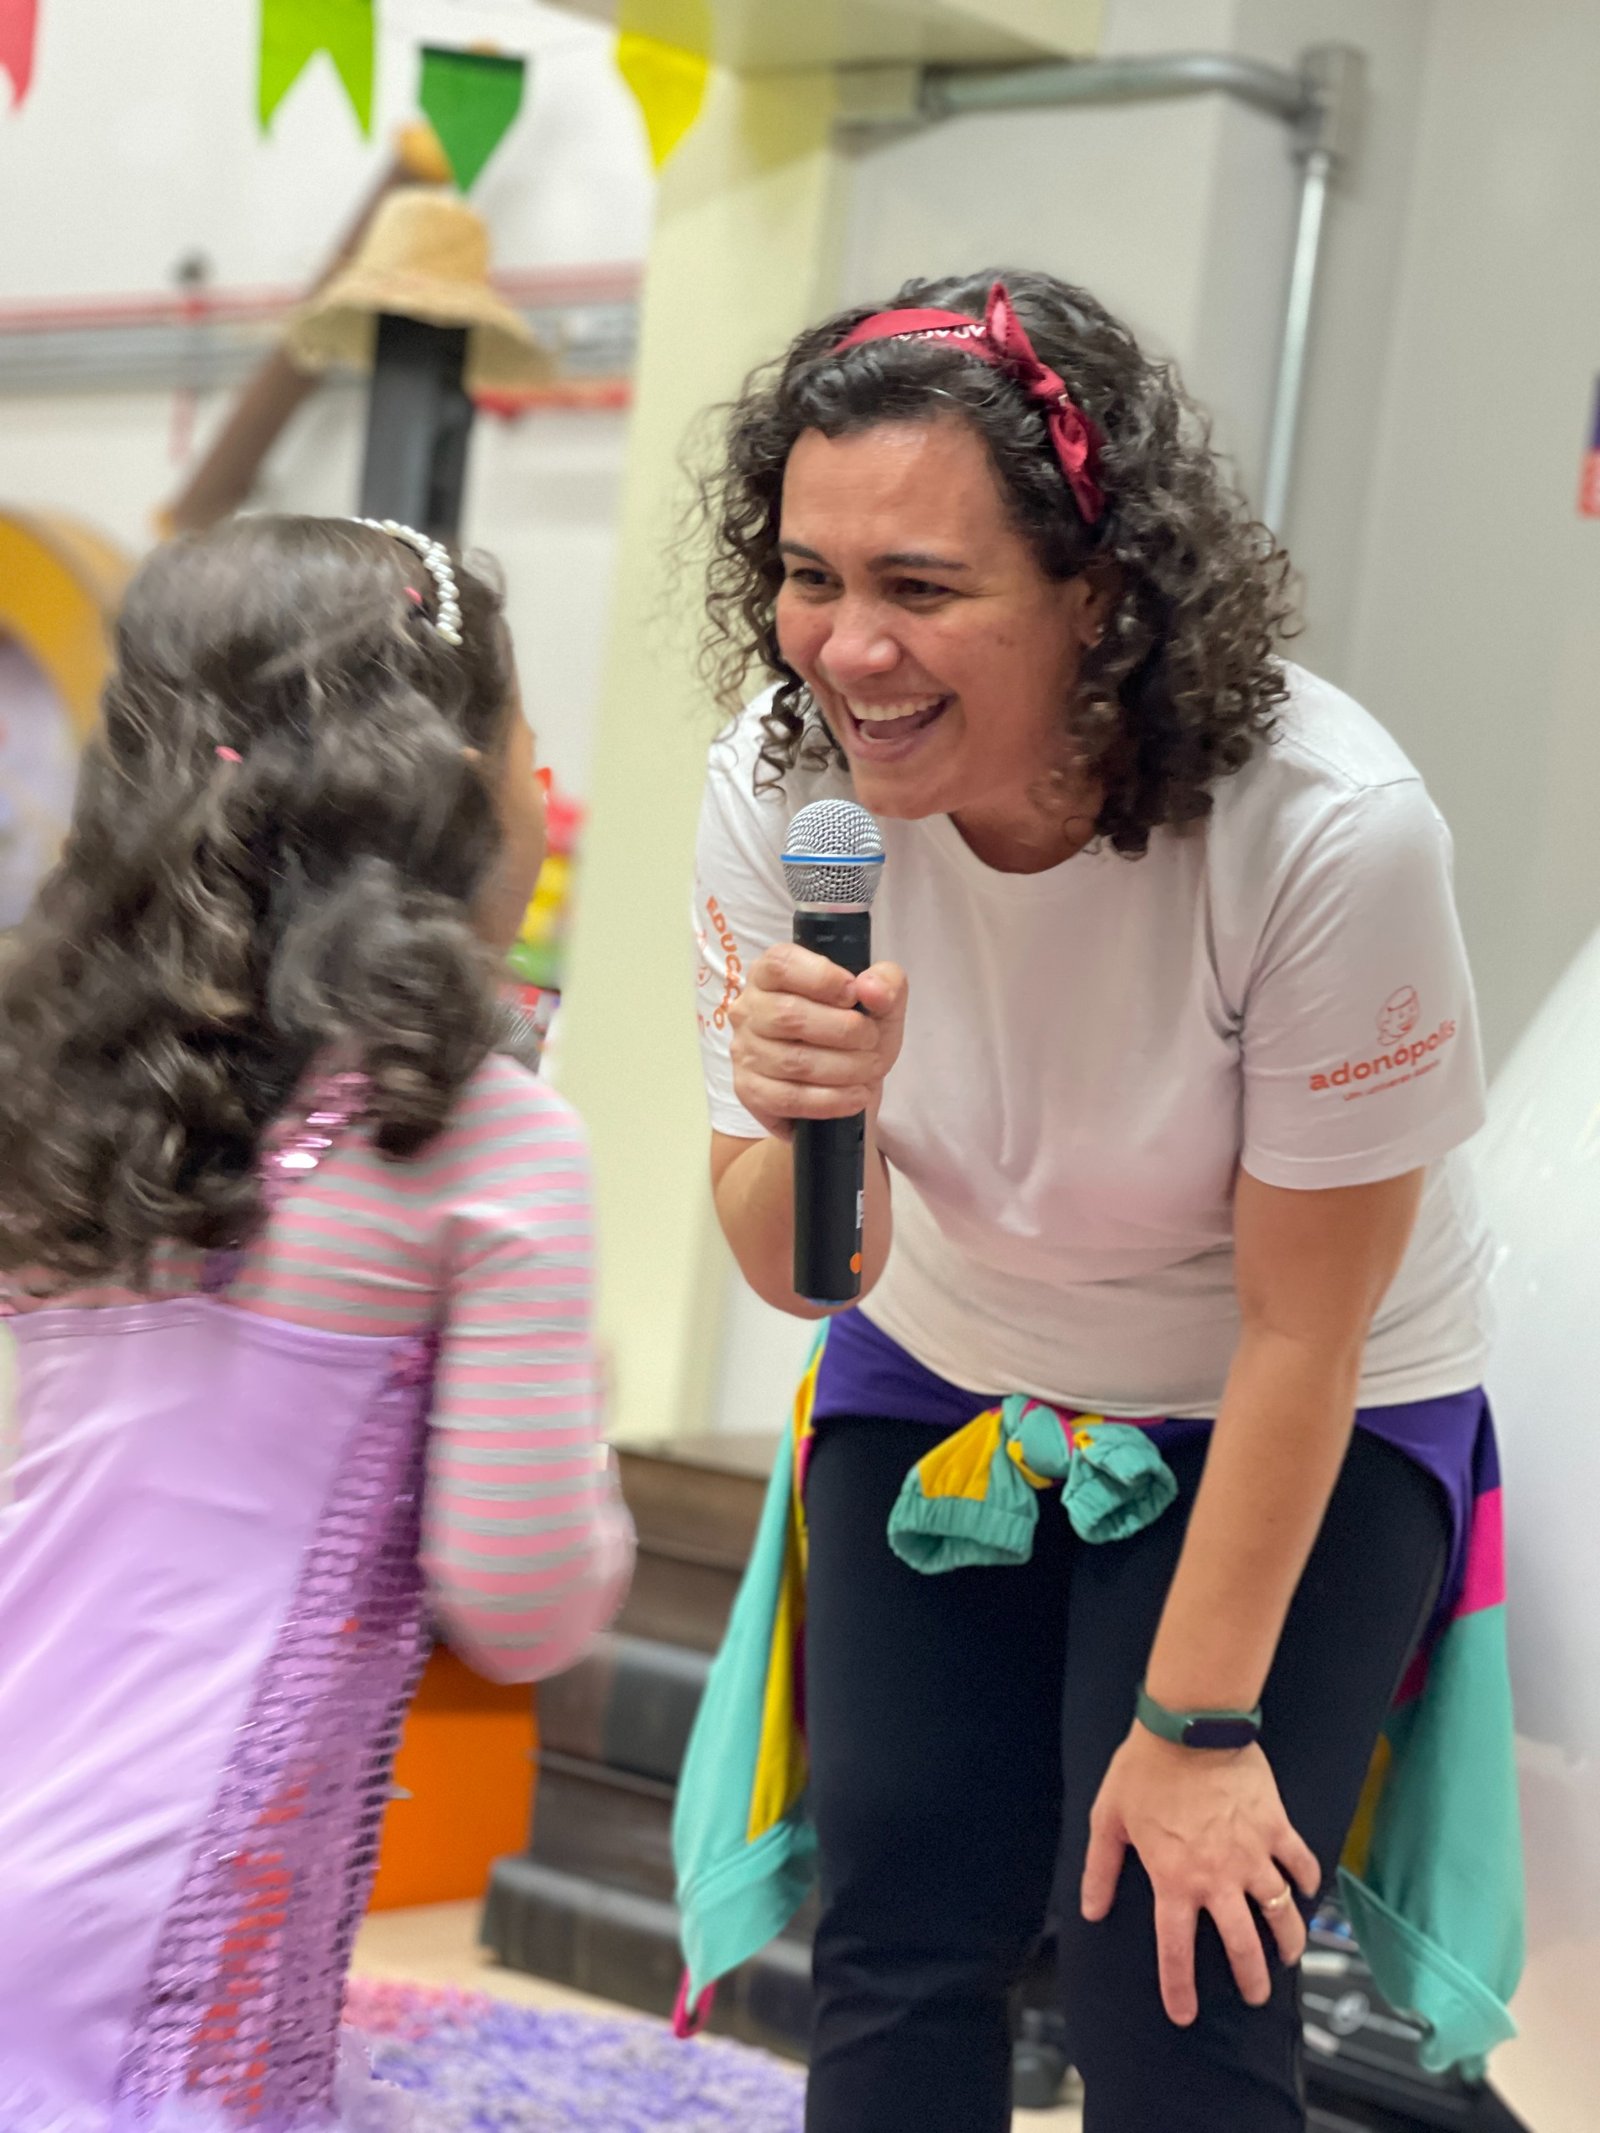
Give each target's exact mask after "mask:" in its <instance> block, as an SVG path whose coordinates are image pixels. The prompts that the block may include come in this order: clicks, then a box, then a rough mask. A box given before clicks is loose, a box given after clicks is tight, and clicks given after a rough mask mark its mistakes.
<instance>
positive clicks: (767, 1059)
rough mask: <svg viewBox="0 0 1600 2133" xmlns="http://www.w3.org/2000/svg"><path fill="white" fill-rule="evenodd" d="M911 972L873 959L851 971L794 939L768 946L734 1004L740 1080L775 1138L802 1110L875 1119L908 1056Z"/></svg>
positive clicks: (742, 1096) (742, 1094) (742, 1097)
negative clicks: (887, 1082)
mask: <svg viewBox="0 0 1600 2133" xmlns="http://www.w3.org/2000/svg"><path fill="white" fill-rule="evenodd" d="M906 989H907V988H906V976H905V972H904V971H903V970H901V969H900V968H899V967H898V966H897V965H896V964H894V963H874V964H873V965H872V967H871V969H870V970H864V971H863V972H862V973H861V975H860V977H852V976H851V974H850V972H849V971H848V970H841V969H840V967H839V965H838V964H837V963H830V962H829V961H828V959H827V958H826V956H820V955H815V954H813V953H812V951H811V950H810V949H809V948H801V947H797V946H796V945H795V943H794V942H793V941H781V942H780V943H779V944H778V946H777V947H775V948H769V949H768V950H767V952H766V954H765V955H764V956H762V957H761V959H760V961H759V962H758V963H757V964H756V965H755V967H754V969H753V970H751V972H750V973H749V975H748V977H747V978H746V980H745V984H744V989H743V991H742V992H741V993H740V995H739V997H738V999H737V1000H735V1002H734V1003H733V1008H732V1021H733V1046H732V1057H733V1089H734V1094H735V1095H736V1096H737V1097H738V1099H739V1101H740V1103H742V1104H743V1105H744V1107H745V1109H746V1110H747V1111H748V1112H749V1113H750V1115H751V1116H752V1117H753V1118H754V1119H755V1120H756V1121H757V1122H758V1123H759V1124H760V1125H761V1126H762V1127H763V1128H764V1129H765V1130H766V1131H767V1132H768V1133H770V1134H771V1135H772V1136H773V1137H774V1138H775V1139H777V1140H788V1139H789V1138H790V1137H791V1134H792V1131H793V1126H794V1121H795V1120H796V1119H797V1118H853V1117H854V1116H855V1114H856V1113H857V1112H858V1111H865V1112H866V1114H867V1116H868V1118H869V1119H876V1118H877V1115H878V1106H879V1104H880V1102H881V1101H882V1098H883V1084H884V1079H885V1076H886V1075H887V1074H888V1072H889V1070H890V1068H891V1067H892V1066H893V1065H894V1063H895V1061H896V1060H897V1059H898V1058H899V1056H900V1044H901V1040H902V1038H903V1037H904V1035H905V1025H906Z"/></svg>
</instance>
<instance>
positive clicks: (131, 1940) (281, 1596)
mask: <svg viewBox="0 0 1600 2133" xmlns="http://www.w3.org/2000/svg"><path fill="white" fill-rule="evenodd" d="M13 1330H14V1332H15V1335H16V1341H17V1379H18V1406H19V1413H20V1415H21V1418H22V1425H23V1434H22V1449H21V1454H20V1458H19V1461H18V1463H17V1465H16V1467H15V1468H14V1470H13V1483H14V1497H13V1501H12V1502H11V1503H10V1504H9V1505H8V1506H7V1507H6V1508H5V1509H4V1510H3V1511H0V1918H3V1919H4V1920H5V1931H4V1933H0V2068H4V2069H5V2072H6V2076H7V2079H8V2080H9V2081H11V2082H12V2083H14V2084H15V2085H17V2086H18V2087H26V2086H27V2085H28V2084H29V2083H30V2082H31V2083H32V2085H33V2086H34V2087H36V2088H39V2089H41V2090H43V2091H44V2092H45V2093H47V2094H48V2095H49V2096H50V2098H51V2102H52V2107H53V2108H54V2109H55V2110H56V2111H57V2112H58V2113H59V2115H60V2116H61V2118H62V2120H63V2122H64V2123H67V2124H71V2123H73V2122H74V2121H73V2117H72V2113H73V2112H74V2111H75V2110H76V2111H86V2112H93V2111H100V2112H102V2113H104V2112H106V2111H108V2110H109V2108H110V2104H111V2098H112V2095H113V2092H114V2088H115V2085H116V2080H117V2074H118V2069H119V2067H120V2066H121V2064H122V2062H123V2059H124V2055H125V2053H126V2051H127V2049H128V2040H129V2035H130V2030H131V2027H132V2025H133V2023H134V2020H135V2017H136V2015H137V2012H138V2009H139V2007H140V2005H141V2003H142V2001H143V1999H144V1995H145V1991H146V1987H147V1982H148V1980H149V1977H150V1974H151V1968H152V1964H153V1962H154V1961H155V1957H156V1950H157V1945H158V1942H159V1941H160V1939H161V1936H162V1934H163V1931H164V1926H165V1922H166V1920H167V1919H168V1916H169V1913H170V1912H171V1910H172V1907H173V1905H174V1903H175V1901H176V1900H177V1898H178V1895H179V1892H180V1890H181V1889H182V1888H183V1887H184V1886H185V1883H186V1879H187V1877H188V1875H189V1873H190V1871H191V1867H192V1863H193V1861H194V1859H195V1856H196V1846H197V1844H199V1843H200V1842H201V1840H202V1838H203V1836H204V1834H205V1832H206V1830H207V1824H208V1817H209V1816H210V1815H211V1813H212V1811H213V1809H214V1807H215V1805H216V1803H217V1801H218V1799H219V1796H220V1794H221V1792H222V1790H223V1787H224V1779H225V1776H226V1775H227V1773H228V1772H229V1770H230V1765H231V1759H232V1758H233V1756H234V1753H235V1750H236V1746H237V1744H238V1742H239V1740H240V1738H241V1734H242V1732H243V1731H244V1729H245V1727H246V1722H247V1719H248V1717H249V1714H250V1712H251V1709H252V1704H253V1700H254V1698H255V1696H256V1693H257V1689H258V1685H259V1684H260V1683H261V1681H262V1680H263V1679H264V1678H265V1677H266V1676H268V1675H269V1674H270V1673H271V1671H272V1667H273V1662H274V1657H275V1654H276V1653H277V1651H278V1646H279V1640H280V1637H281V1635H282V1634H283V1632H284V1629H285V1625H286V1624H287V1623H288V1622H289V1621H290V1620H291V1618H292V1617H293V1615H294V1611H295V1605H296V1595H297V1593H298V1592H299V1591H300V1590H301V1586H302V1578H303V1575H304V1571H305V1566H306V1564H307V1562H308V1560H310V1558H311V1556H312V1554H313V1553H314V1548H315V1543H316V1541H317V1539H318V1536H319V1532H320V1530H321V1528H322V1525H323V1522H324V1520H325V1517H326V1516H327V1515H328V1512H329V1507H330V1505H332V1504H334V1503H335V1501H336V1500H338V1499H339V1496H340V1486H339V1483H340V1476H341V1473H342V1472H343V1471H345V1469H346V1465H347V1455H348V1454H349V1453H350V1451H351V1447H352V1446H353V1445H354V1444H355V1442H356V1441H357V1437H358V1435H359V1433H360V1431H361V1428H362V1425H363V1423H364V1422H365V1420H366V1419H367V1418H368V1417H369V1416H370V1415H371V1414H372V1412H373V1410H374V1407H375V1404H383V1402H384V1394H385V1387H386V1386H387V1385H389V1384H390V1383H391V1381H392V1379H393V1376H394V1372H395V1369H396V1366H397V1364H398V1363H399V1362H400V1360H401V1357H402V1356H403V1354H404V1353H405V1351H406V1348H407V1347H408V1345H409V1344H405V1343H398V1342H395V1341H389V1340H373V1339H370V1338H366V1337H362V1336H352V1335H343V1334H326V1333H318V1332H313V1331H310V1330H308V1329H305V1328H300V1327H291V1326H285V1325H282V1324H279V1323H277V1322H275V1321H273V1320H269V1319H263V1318H259V1317H256V1316H253V1315H252V1314H249V1313H246V1312H241V1311H236V1310H233V1309H231V1308H230V1307H229V1306H228V1305H226V1304H223V1303H218V1302H214V1301H210V1300H207V1299H203V1298H193V1299H181V1300H175V1301H171V1302H167V1303H161V1304H143V1305H129V1306H121V1307H115V1308H112V1309H107V1310H101V1311H90V1310H84V1311H75V1310H71V1309H60V1310H51V1311H46V1312H41V1313H38V1314H36V1315H34V1316H31V1317H28V1318H25V1319H23V1320H21V1321H17V1322H14V1326H13ZM419 1397H420V1396H419V1395H418V1394H417V1393H416V1392H415V1391H414V1390H412V1391H410V1392H408V1394H407V1402H408V1405H407V1412H408V1414H409V1416H410V1417H411V1418H412V1434H413V1438H415V1437H416V1436H417V1434H418V1433H419V1431H420V1420H419V1418H418V1399H419ZM326 2033H327V2025H325V2034H326ZM90 2122H91V2123H92V2122H93V2121H92V2120H91V2121H90Z"/></svg>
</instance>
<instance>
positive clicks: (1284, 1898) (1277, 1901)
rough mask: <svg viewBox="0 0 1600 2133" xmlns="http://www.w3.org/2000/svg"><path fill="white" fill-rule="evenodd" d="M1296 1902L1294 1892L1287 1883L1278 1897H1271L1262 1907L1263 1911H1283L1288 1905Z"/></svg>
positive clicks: (1280, 1890)
mask: <svg viewBox="0 0 1600 2133" xmlns="http://www.w3.org/2000/svg"><path fill="white" fill-rule="evenodd" d="M1293 1902H1294V1890H1293V1889H1292V1888H1291V1887H1290V1886H1289V1884H1288V1882H1287V1881H1286V1882H1285V1883H1284V1884H1283V1887H1282V1888H1281V1889H1279V1891H1278V1893H1277V1895H1276V1896H1269V1897H1268V1898H1267V1900H1266V1902H1265V1903H1264V1904H1263V1905H1262V1906H1261V1908H1262V1910H1263V1911H1281V1910H1282V1909H1283V1907H1284V1905H1285V1904H1286V1903H1293Z"/></svg>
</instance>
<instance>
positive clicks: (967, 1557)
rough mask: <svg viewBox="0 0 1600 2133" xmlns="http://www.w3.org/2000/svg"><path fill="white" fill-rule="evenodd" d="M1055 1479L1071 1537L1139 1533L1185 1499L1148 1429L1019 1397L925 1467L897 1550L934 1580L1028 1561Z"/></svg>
mask: <svg viewBox="0 0 1600 2133" xmlns="http://www.w3.org/2000/svg"><path fill="white" fill-rule="evenodd" d="M1057 1482H1059V1483H1060V1484H1061V1502H1062V1508H1063V1509H1064V1510H1065V1512H1066V1514H1067V1516H1068V1518H1069V1519H1070V1520H1071V1521H1072V1527H1073V1531H1074V1532H1075V1533H1077V1534H1078V1535H1079V1537H1080V1538H1081V1539H1083V1540H1086V1541H1092V1542H1100V1541H1111V1540H1125V1539H1127V1537H1128V1536H1129V1535H1130V1534H1133V1533H1138V1532H1141V1531H1142V1530H1143V1528H1144V1527H1146V1526H1148V1525H1150V1524H1151V1523H1152V1522H1153V1521H1154V1520H1155V1519H1157V1518H1159V1517H1160V1516H1161V1514H1162V1512H1163V1511H1165V1510H1166V1508H1167V1506H1168V1505H1169V1504H1170V1503H1171V1502H1172V1500H1173V1498H1174V1497H1175V1496H1176V1495H1177V1493H1178V1484H1177V1482H1176V1481H1175V1480H1174V1479H1173V1477H1172V1470H1171V1468H1170V1467H1169V1466H1168V1465H1167V1462H1166V1461H1165V1460H1164V1459H1163V1458H1162V1456H1161V1454H1160V1453H1159V1452H1158V1451H1157V1450H1156V1447H1155V1444H1154V1442H1153V1441H1152V1439H1151V1437H1150V1436H1149V1434H1148V1432H1147V1431H1145V1430H1143V1429H1140V1428H1138V1427H1137V1426H1136V1425H1135V1424H1133V1423H1131V1422H1107V1421H1104V1420H1103V1419H1102V1418H1101V1417H1099V1416H1069V1415H1063V1414H1061V1413H1060V1412H1059V1410H1057V1409H1056V1408H1054V1407H1048V1406H1046V1405H1045V1404H1044V1403H1043V1402H1042V1401H1039V1400H1031V1399H1029V1398H1027V1396H1026V1395H1025V1394H1021V1393H1013V1394H1012V1395H1011V1397H1010V1398H1009V1399H1007V1400H1005V1401H1004V1402H1003V1403H1002V1404H1001V1405H1000V1406H999V1407H992V1408H989V1409H987V1410H986V1411H985V1412H984V1413H983V1414H981V1415H978V1416H976V1417H975V1418H974V1419H973V1420H972V1421H971V1422H969V1423H968V1424H967V1425H966V1427H965V1428H964V1429H959V1430H957V1431H956V1433H955V1435H954V1436H952V1437H946V1438H944V1439H943V1440H942V1441H941V1442H940V1443H939V1444H937V1445H935V1447H934V1448H933V1450H932V1451H931V1452H929V1453H928V1454H927V1455H926V1457H925V1458H922V1459H919V1460H918V1462H917V1464H916V1465H915V1466H914V1467H913V1468H912V1470H911V1472H910V1473H909V1474H908V1475H907V1476H906V1478H905V1482H904V1484H903V1485H902V1487H901V1490H900V1495H899V1498H898V1500H897V1502H896V1504H895V1507H894V1509H893V1511H892V1512H891V1513H890V1514H889V1545H890V1547H891V1548H892V1549H893V1550H894V1552H895V1554H896V1555H897V1556H899V1558H900V1560H901V1561H902V1562H904V1563H908V1564H909V1565H910V1566H911V1568H912V1569H913V1570H920V1571H924V1572H926V1573H928V1574H929V1575H935V1574H937V1573H938V1572H940V1571H945V1570H963V1569H968V1568H971V1567H974V1566H988V1565H995V1564H1003V1563H1025V1562H1026V1561H1027V1560H1028V1558H1029V1557H1030V1556H1031V1555H1032V1553H1033V1536H1034V1530H1035V1527H1036V1526H1037V1524H1038V1518H1039V1509H1038V1503H1037V1498H1038V1495H1039V1493H1040V1491H1041V1490H1043V1489H1046V1488H1049V1487H1051V1486H1052V1485H1053V1484H1055V1483H1057Z"/></svg>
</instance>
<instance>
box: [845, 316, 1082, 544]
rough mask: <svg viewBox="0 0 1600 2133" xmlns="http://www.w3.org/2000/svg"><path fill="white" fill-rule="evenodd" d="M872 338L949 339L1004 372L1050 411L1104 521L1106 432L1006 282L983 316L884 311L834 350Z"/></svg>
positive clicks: (1056, 441)
mask: <svg viewBox="0 0 1600 2133" xmlns="http://www.w3.org/2000/svg"><path fill="white" fill-rule="evenodd" d="M868 341H948V342H951V343H952V344H953V345H954V346H956V347H958V348H960V349H961V350H962V352H963V353H964V354H966V355H970V356H976V357H977V359H978V361H979V362H980V363H987V364H988V365H989V366H990V368H991V369H994V370H1001V371H1004V372H1005V374H1006V376H1007V377H1008V378H1010V379H1011V380H1012V381H1013V382H1014V383H1015V384H1017V385H1020V386H1021V387H1022V389H1023V391H1024V392H1025V393H1026V394H1027V395H1028V398H1029V399H1030V400H1036V401H1037V402H1038V403H1039V406H1040V407H1041V409H1042V410H1043V411H1044V417H1045V421H1046V422H1047V424H1048V425H1049V429H1050V442H1051V445H1052V446H1053V447H1054V450H1055V455H1056V458H1057V460H1058V461H1059V462H1060V466H1061V471H1062V473H1063V474H1064V475H1065V476H1066V477H1067V486H1068V488H1069V489H1071V491H1072V494H1073V498H1074V501H1075V502H1076V503H1077V506H1078V509H1079V511H1080V512H1081V513H1082V514H1083V518H1084V521H1085V523H1086V524H1087V525H1090V526H1092V525H1094V524H1095V523H1096V522H1097V521H1098V520H1099V518H1100V516H1101V514H1102V513H1103V512H1104V510H1105V507H1106V500H1105V494H1104V492H1103V490H1102V489H1101V487H1100V484H1099V483H1098V482H1097V481H1096V480H1095V465H1096V462H1097V461H1098V459H1099V456H1100V432H1099V431H1098V430H1097V429H1096V428H1095V426H1094V424H1093V423H1092V422H1091V421H1090V420H1089V418H1088V416H1087V415H1086V414H1085V413H1084V412H1083V410H1082V408H1081V407H1079V406H1078V404H1077V402H1076V401H1075V400H1074V399H1073V397H1072V395H1071V394H1070V393H1069V392H1068V391H1067V388H1066V386H1065V385H1064V384H1063V383H1062V382H1061V380H1060V379H1059V378H1058V377H1057V376H1056V374H1055V372H1054V371H1053V370H1051V369H1050V368H1049V367H1048V366H1047V365H1046V364H1044V363H1041V362H1040V361H1039V358H1038V357H1037V356H1036V355H1035V354H1034V352H1033V343H1032V341H1030V340H1029V338H1028V334H1027V329H1026V327H1025V326H1024V325H1023V323H1022V321H1021V319H1019V318H1018V316H1017V314H1016V312H1015V311H1014V310H1013V309H1012V304H1011V298H1010V296H1009V295H1008V294H1007V291H1006V285H1005V283H1004V282H1003V281H997V282H996V283H995V285H994V287H993V288H992V289H991V290H990V291H989V302H988V305H987V307H986V308H985V311H984V314H983V317H982V318H981V319H975V318H968V317H967V315H966V313H965V312H964V311H880V312H879V313H878V314H877V316H876V317H875V318H869V319H865V320H863V322H862V323H861V324H860V325H859V326H857V327H856V328H855V330H854V331H853V332H851V333H847V334H846V335H845V337H844V339H843V340H842V341H840V342H839V343H838V345H837V346H836V347H835V349H834V351H833V352H834V354H835V355H842V354H843V353H844V351H845V350H846V349H847V348H860V347H863V346H864V345H865V344H866V343H867V342H868Z"/></svg>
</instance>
